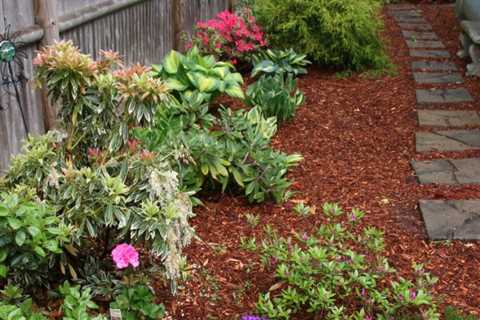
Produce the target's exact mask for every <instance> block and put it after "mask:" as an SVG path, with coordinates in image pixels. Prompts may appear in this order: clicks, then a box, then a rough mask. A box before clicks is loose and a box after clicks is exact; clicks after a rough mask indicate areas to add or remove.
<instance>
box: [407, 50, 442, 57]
mask: <svg viewBox="0 0 480 320" xmlns="http://www.w3.org/2000/svg"><path fill="white" fill-rule="evenodd" d="M410 56H411V57H416V58H450V53H449V52H448V51H445V50H416V49H410Z"/></svg>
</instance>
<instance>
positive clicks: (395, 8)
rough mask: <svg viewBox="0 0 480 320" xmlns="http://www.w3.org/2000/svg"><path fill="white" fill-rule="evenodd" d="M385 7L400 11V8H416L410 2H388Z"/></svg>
mask: <svg viewBox="0 0 480 320" xmlns="http://www.w3.org/2000/svg"><path fill="white" fill-rule="evenodd" d="M387 9H388V10H389V11H402V10H416V9H417V8H416V7H415V6H414V5H412V4H390V5H388V7H387Z"/></svg>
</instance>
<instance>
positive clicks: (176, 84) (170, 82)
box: [165, 78, 188, 91]
mask: <svg viewBox="0 0 480 320" xmlns="http://www.w3.org/2000/svg"><path fill="white" fill-rule="evenodd" d="M165 83H166V85H167V87H168V88H169V89H170V90H176V91H183V90H185V89H187V88H188V85H186V84H184V83H182V82H180V81H179V80H177V79H173V78H170V79H167V80H166V81H165Z"/></svg>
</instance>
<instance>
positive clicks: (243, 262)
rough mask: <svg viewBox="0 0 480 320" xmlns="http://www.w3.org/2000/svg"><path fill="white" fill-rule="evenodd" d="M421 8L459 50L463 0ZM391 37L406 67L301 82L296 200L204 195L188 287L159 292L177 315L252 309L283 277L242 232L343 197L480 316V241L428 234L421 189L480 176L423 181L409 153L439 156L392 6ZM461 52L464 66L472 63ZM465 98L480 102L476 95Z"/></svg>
mask: <svg viewBox="0 0 480 320" xmlns="http://www.w3.org/2000/svg"><path fill="white" fill-rule="evenodd" d="M421 8H422V9H423V12H424V15H425V17H426V18H427V19H428V20H429V21H430V22H431V23H432V25H433V27H434V31H435V32H437V33H438V35H439V36H440V38H441V39H442V40H443V41H444V43H445V44H446V45H447V48H448V50H449V51H450V53H451V55H452V56H454V55H455V52H456V50H457V35H458V32H459V30H458V28H457V26H456V22H455V18H454V13H453V7H452V6H436V5H422V6H421ZM447 26H448V27H447ZM451 26H455V27H451ZM384 39H385V42H386V46H387V49H388V52H389V55H390V56H391V59H392V61H393V63H395V64H396V65H397V71H398V74H397V75H395V76H386V77H379V78H368V77H363V76H358V75H355V76H353V77H351V78H338V77H337V75H336V74H335V72H333V71H324V70H320V69H315V68H310V70H309V74H308V75H307V76H304V77H303V78H302V79H301V80H300V81H299V84H300V88H301V89H302V91H304V93H305V95H306V98H307V100H306V103H305V105H304V106H303V107H302V108H300V109H299V110H298V112H297V115H296V117H295V119H294V120H293V121H291V122H287V123H286V124H284V125H283V126H281V127H280V130H279V134H278V135H277V136H276V137H275V138H274V146H275V147H276V148H278V149H280V150H282V151H285V152H287V153H294V152H298V153H300V154H302V155H303V156H304V158H305V160H304V161H303V162H302V163H301V164H300V165H299V166H298V167H297V168H295V169H293V170H292V171H291V174H290V178H291V179H292V180H294V181H295V184H294V186H293V189H294V190H295V191H297V192H298V193H297V194H296V195H294V197H293V198H292V199H291V200H290V201H289V202H287V203H286V204H284V205H274V204H272V203H266V204H262V205H250V204H248V203H247V202H246V200H244V198H242V197H232V196H228V195H222V196H219V197H216V198H203V199H202V200H203V202H204V204H205V206H204V207H202V208H197V210H196V217H195V218H194V219H193V220H192V225H193V226H194V227H195V229H196V232H197V235H198V237H199V238H200V239H201V240H199V241H195V242H194V243H193V244H192V245H191V246H190V247H189V248H188V249H187V250H186V254H187V256H188V260H189V263H190V270H189V271H190V272H189V281H188V282H186V283H184V285H185V287H184V288H183V289H182V290H180V293H179V295H178V296H177V297H175V298H171V297H169V295H168V293H167V292H166V291H165V294H164V295H162V296H161V297H159V298H161V299H159V300H161V301H164V300H163V299H167V301H165V304H166V306H167V309H168V310H169V313H170V315H171V318H172V319H189V320H193V319H237V318H238V315H243V314H251V313H253V312H254V310H255V303H256V302H257V299H258V294H259V293H262V292H265V291H267V290H268V289H269V288H271V287H272V286H273V285H274V284H275V283H276V282H275V279H274V278H273V275H272V274H271V273H269V272H267V271H265V270H263V269H262V268H261V265H260V264H259V259H258V257H257V256H256V255H254V254H251V253H249V252H248V251H246V250H244V249H242V246H241V244H240V239H241V237H253V236H254V237H255V238H256V239H257V240H261V239H262V237H263V231H262V230H263V228H264V226H265V225H267V224H270V225H272V226H273V227H275V228H277V229H279V230H280V232H281V234H283V235H285V236H286V235H290V234H291V233H292V232H293V230H296V231H297V232H298V231H306V232H309V231H312V230H314V229H315V228H316V227H318V226H319V225H320V224H321V223H322V219H321V218H320V214H319V213H317V214H313V215H311V216H309V217H300V216H298V215H294V214H292V208H293V206H294V205H295V203H296V201H297V202H298V201H305V202H306V203H307V204H308V205H310V206H315V207H317V208H321V205H322V204H323V203H324V202H327V201H328V202H338V203H339V204H340V205H341V206H343V207H344V208H345V209H346V210H347V209H351V208H353V207H356V208H359V209H362V210H364V211H365V212H366V213H367V214H366V218H365V222H366V223H368V224H372V225H374V226H377V227H379V228H381V229H383V230H384V231H385V241H386V254H387V256H388V258H389V259H390V261H391V262H392V265H393V266H394V267H395V268H397V269H398V270H399V271H400V273H401V274H402V275H405V276H409V275H411V265H412V263H413V262H417V263H423V264H424V265H425V268H426V270H428V271H431V272H432V273H433V274H434V275H435V276H438V277H439V282H438V283H437V284H436V285H435V287H434V292H435V293H436V294H437V295H438V297H439V298H440V302H441V306H442V307H444V306H446V305H448V304H453V305H455V306H457V307H459V308H461V309H464V310H465V311H469V312H472V313H474V314H476V315H480V307H479V306H480V296H479V295H478V283H480V273H479V272H478V266H479V263H480V245H479V244H478V243H467V242H460V241H452V242H436V243H432V242H428V241H427V240H426V234H425V227H424V224H423V221H422V219H421V216H420V213H419V211H418V208H417V202H418V200H419V199H421V198H422V199H435V198H449V199H468V198H478V197H480V187H473V186H466V187H446V186H442V187H435V186H421V185H419V184H418V183H417V182H416V178H415V177H414V175H413V172H412V169H411V167H410V163H409V162H410V160H412V159H415V158H416V159H424V158H429V157H432V158H433V156H432V155H428V156H422V157H418V156H416V154H415V145H414V132H415V129H416V119H415V117H416V113H415V90H414V81H413V79H412V76H411V70H410V59H411V58H409V57H408V49H407V47H406V45H405V43H404V39H403V38H402V36H401V32H400V30H399V29H398V28H397V26H396V25H395V23H394V22H393V20H392V19H391V18H390V17H388V16H385V32H384ZM455 62H456V63H457V65H458V66H462V68H464V62H462V61H459V60H458V61H455ZM462 71H463V70H462ZM466 86H467V87H468V88H469V89H471V90H470V92H472V93H474V94H475V93H476V95H477V96H475V98H478V93H479V92H480V84H479V81H478V80H472V79H467V80H466ZM476 100H477V99H476ZM477 101H478V100H477ZM464 107H465V108H466V109H468V108H475V106H474V104H469V105H465V106H464ZM467 154H468V155H469V156H472V155H475V156H479V155H480V152H478V151H477V152H468V153H454V154H448V156H449V157H451V156H453V157H455V156H456V157H458V156H465V155H467ZM438 156H439V155H437V154H435V155H434V157H435V158H437V157H438ZM442 156H446V155H445V154H443V155H442ZM318 211H320V209H319V210H318ZM247 213H248V214H256V215H258V216H259V218H260V222H259V223H258V225H257V226H253V225H252V223H251V222H250V223H249V222H247V218H246V214H247Z"/></svg>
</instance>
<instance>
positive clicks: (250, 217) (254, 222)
mask: <svg viewBox="0 0 480 320" xmlns="http://www.w3.org/2000/svg"><path fill="white" fill-rule="evenodd" d="M245 218H246V219H247V223H248V224H249V225H250V226H251V227H252V228H255V227H256V226H258V224H259V223H260V216H259V215H258V214H253V213H247V214H245Z"/></svg>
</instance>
